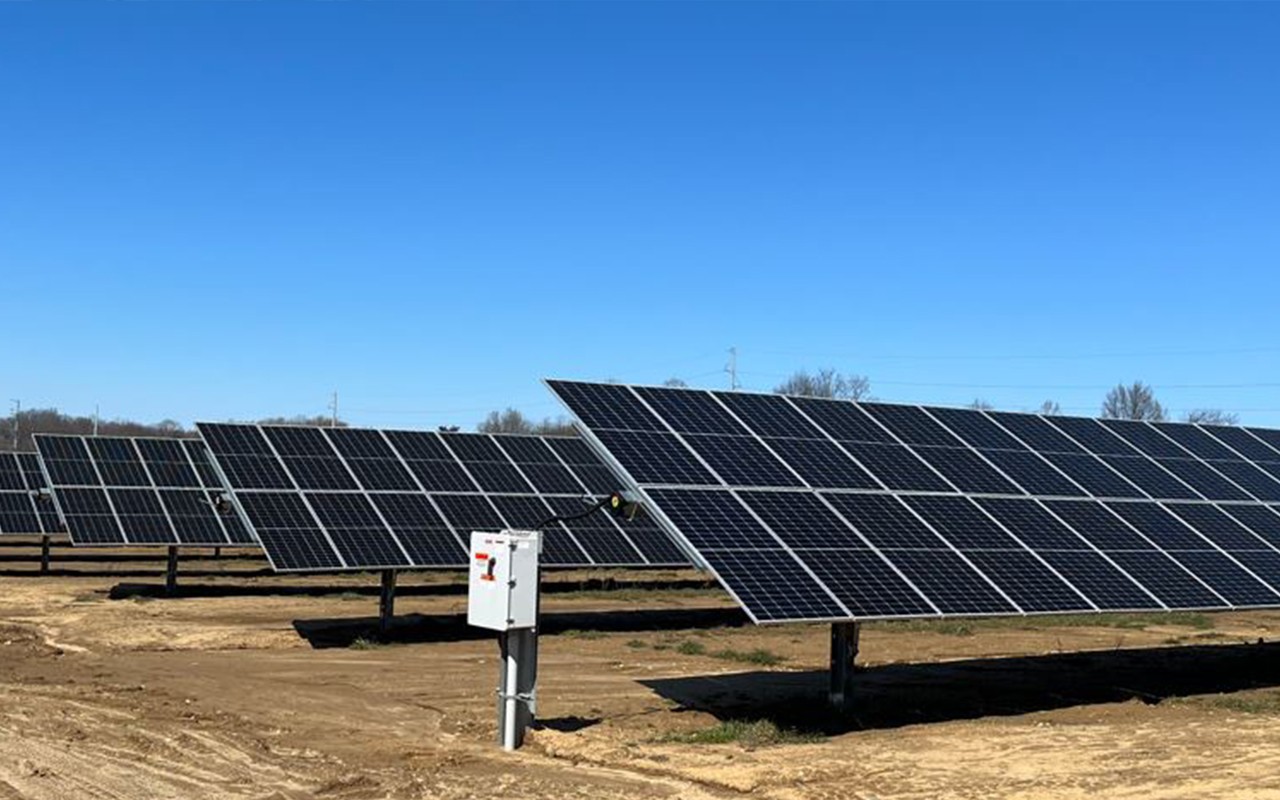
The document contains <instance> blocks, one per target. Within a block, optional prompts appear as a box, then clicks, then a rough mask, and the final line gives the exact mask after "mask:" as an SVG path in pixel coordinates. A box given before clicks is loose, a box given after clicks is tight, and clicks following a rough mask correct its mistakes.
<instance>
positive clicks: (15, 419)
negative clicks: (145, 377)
mask: <svg viewBox="0 0 1280 800" xmlns="http://www.w3.org/2000/svg"><path fill="white" fill-rule="evenodd" d="M259 423H261V424H263V425H326V426H327V425H332V424H333V419H332V418H331V417H326V416H306V415H299V416H294V417H269V418H267V419H262V420H259ZM338 425H339V426H340V427H345V426H346V425H347V423H346V422H344V421H342V420H338ZM15 432H16V434H17V435H16V439H15ZM95 432H96V433H97V434H98V435H99V436H158V437H161V438H164V439H175V438H193V437H196V436H198V435H199V434H198V433H197V432H196V430H195V429H194V428H186V427H184V426H183V425H182V424H181V423H179V422H176V421H174V420H171V419H162V420H160V421H159V422H137V421H134V420H130V419H101V420H95V419H94V418H93V417H89V416H75V415H71V414H63V413H62V412H60V411H58V410H57V409H56V408H33V409H29V410H26V411H21V412H19V413H17V414H16V415H15V414H10V415H9V416H7V417H0V451H9V450H19V451H24V452H29V451H31V450H34V449H35V448H36V446H35V440H34V439H33V438H32V437H33V436H34V435H35V434H37V433H61V434H69V435H73V436H91V435H93V434H94V433H95Z"/></svg>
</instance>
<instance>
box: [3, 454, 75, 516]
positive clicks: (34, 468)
mask: <svg viewBox="0 0 1280 800" xmlns="http://www.w3.org/2000/svg"><path fill="white" fill-rule="evenodd" d="M44 488H45V482H44V474H43V473H42V472H41V470H40V462H39V457H38V456H37V455H36V454H35V453H0V534H20V535H50V534H55V533H61V532H62V526H61V525H60V524H59V523H58V514H57V512H56V511H55V510H54V508H53V505H52V504H51V503H50V502H49V501H48V500H47V499H43V498H42V496H41V490H42V489H44Z"/></svg>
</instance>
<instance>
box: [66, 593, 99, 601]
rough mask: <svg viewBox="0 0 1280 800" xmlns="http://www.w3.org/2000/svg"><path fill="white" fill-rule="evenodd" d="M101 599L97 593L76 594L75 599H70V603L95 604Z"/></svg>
mask: <svg viewBox="0 0 1280 800" xmlns="http://www.w3.org/2000/svg"><path fill="white" fill-rule="evenodd" d="M101 599H102V597H101V595H99V594H98V593H97V592H85V593H84V594H78V595H76V596H75V597H73V598H71V602H73V603H96V602H98V601H99V600H101Z"/></svg>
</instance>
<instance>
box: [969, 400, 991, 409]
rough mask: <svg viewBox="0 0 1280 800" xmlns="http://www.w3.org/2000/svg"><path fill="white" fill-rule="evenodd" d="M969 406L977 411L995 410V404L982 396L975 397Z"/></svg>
mask: <svg viewBox="0 0 1280 800" xmlns="http://www.w3.org/2000/svg"><path fill="white" fill-rule="evenodd" d="M969 408H972V409H974V410H977V411H995V408H996V407H995V406H993V405H991V404H990V403H988V402H987V401H986V400H983V399H982V398H981V397H975V398H974V399H973V402H972V403H970V404H969Z"/></svg>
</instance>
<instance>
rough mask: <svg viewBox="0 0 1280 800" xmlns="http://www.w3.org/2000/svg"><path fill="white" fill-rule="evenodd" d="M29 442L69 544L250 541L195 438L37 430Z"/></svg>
mask: <svg viewBox="0 0 1280 800" xmlns="http://www.w3.org/2000/svg"><path fill="white" fill-rule="evenodd" d="M35 442H36V450H37V451H38V452H39V454H40V459H39V460H40V462H41V463H43V465H44V469H45V471H46V472H47V474H48V478H49V484H50V486H51V489H52V495H53V500H54V502H55V503H56V504H57V506H58V509H59V511H60V512H61V516H62V519H63V520H65V521H66V525H67V531H68V532H69V533H70V534H71V540H72V542H73V543H75V544H78V545H85V544H88V545H99V546H101V545H127V544H149V545H158V544H163V545H194V546H207V547H217V546H221V545H230V544H254V543H255V542H254V540H253V536H252V535H250V533H249V532H248V531H247V530H246V529H245V527H244V526H243V525H242V524H241V523H240V520H239V518H238V517H237V516H236V515H235V514H234V513H233V512H231V511H230V509H229V508H228V507H226V506H225V505H224V504H222V503H219V500H218V498H219V496H220V495H222V493H223V492H222V485H221V483H220V482H219V481H218V480H217V478H216V476H215V475H214V473H213V472H212V470H211V468H210V467H209V463H208V453H207V451H206V449H205V446H204V443H203V442H201V441H199V440H197V439H152V438H128V437H117V436H62V435H50V434H37V435H36V436H35ZM220 509H221V510H220Z"/></svg>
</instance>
